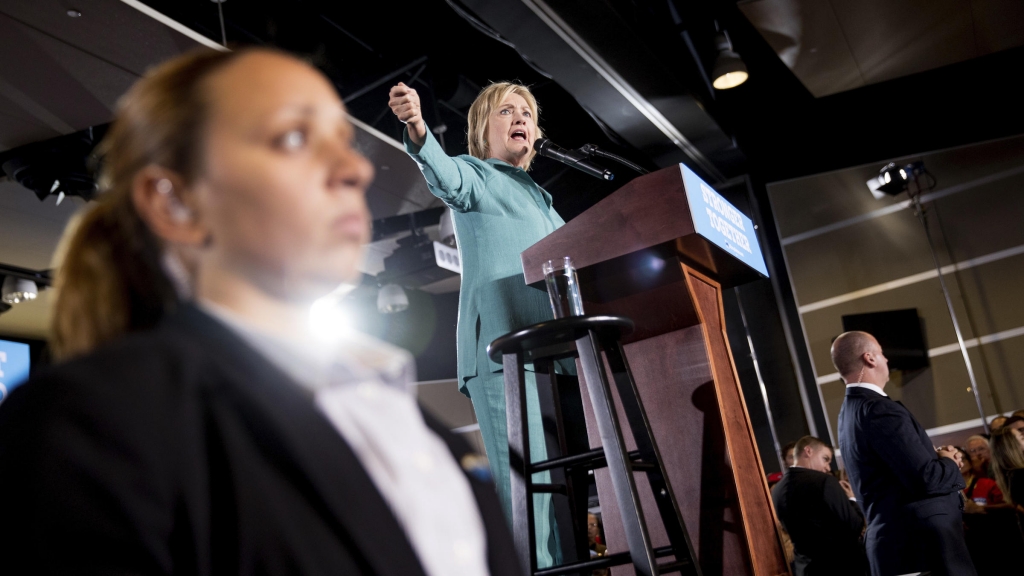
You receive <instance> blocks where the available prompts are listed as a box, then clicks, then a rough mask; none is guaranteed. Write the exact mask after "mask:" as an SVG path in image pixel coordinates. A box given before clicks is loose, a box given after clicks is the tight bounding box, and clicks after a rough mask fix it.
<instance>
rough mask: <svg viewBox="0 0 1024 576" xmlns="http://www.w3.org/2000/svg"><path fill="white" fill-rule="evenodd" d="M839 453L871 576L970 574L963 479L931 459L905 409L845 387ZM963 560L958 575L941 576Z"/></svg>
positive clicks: (946, 463)
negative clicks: (862, 527)
mask: <svg viewBox="0 0 1024 576" xmlns="http://www.w3.org/2000/svg"><path fill="white" fill-rule="evenodd" d="M839 448H840V450H841V453H842V457H843V463H844V464H845V466H846V470H847V473H848V474H849V477H850V484H851V485H852V486H853V489H854V492H855V493H856V494H857V500H858V501H859V502H860V503H861V505H862V506H863V507H864V513H865V515H866V517H867V521H868V529H867V532H866V534H865V545H866V547H867V553H868V558H869V559H870V561H871V565H872V573H873V574H892V573H903V572H907V571H918V570H925V569H932V570H934V571H935V572H936V573H950V574H973V573H974V569H973V566H972V565H971V564H970V557H969V554H968V553H967V548H966V544H964V541H963V529H962V522H963V516H962V513H961V510H962V508H963V502H962V500H961V498H960V490H962V489H963V488H964V480H963V476H961V475H960V470H959V469H958V468H957V466H956V463H955V462H953V461H952V460H950V459H948V458H940V457H939V456H938V454H936V453H935V449H934V447H933V446H932V442H931V440H930V439H929V438H928V434H926V433H925V430H924V428H923V427H922V426H921V425H920V424H919V423H918V422H917V420H916V419H915V418H914V416H913V415H912V414H911V413H910V411H909V410H907V409H906V408H905V407H904V406H903V404H902V403H900V402H897V401H894V400H892V399H891V398H888V397H886V396H882V395H880V394H877V393H875V392H873V391H871V390H868V389H865V388H848V389H847V390H846V399H845V400H844V401H843V407H842V409H840V411H839ZM937 547H938V548H941V550H939V551H937V550H936V548H937ZM937 554H942V555H943V557H942V558H936V555H937ZM962 556H963V557H966V558H963V557H962ZM962 561H966V566H967V567H965V568H964V569H963V570H953V571H951V572H946V571H945V568H944V566H945V567H950V566H951V565H953V566H955V565H957V564H958V563H960V562H962ZM879 567H880V568H879Z"/></svg>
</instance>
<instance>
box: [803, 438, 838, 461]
mask: <svg viewBox="0 0 1024 576" xmlns="http://www.w3.org/2000/svg"><path fill="white" fill-rule="evenodd" d="M808 446H810V447H811V449H813V450H817V449H818V448H819V447H825V448H828V449H829V450H831V449H832V447H831V446H829V445H828V444H826V443H825V442H824V441H823V440H822V439H821V438H815V437H814V436H804V437H803V438H801V439H799V440H797V441H796V447H795V448H794V450H795V452H794V454H795V456H796V457H797V458H799V457H800V455H801V454H803V453H804V448H807V447H808Z"/></svg>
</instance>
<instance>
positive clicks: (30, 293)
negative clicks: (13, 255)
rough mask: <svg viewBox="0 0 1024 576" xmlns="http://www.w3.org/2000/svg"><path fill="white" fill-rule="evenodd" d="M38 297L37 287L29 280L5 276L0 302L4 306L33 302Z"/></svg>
mask: <svg viewBox="0 0 1024 576" xmlns="http://www.w3.org/2000/svg"><path fill="white" fill-rule="evenodd" d="M38 295H39V287H38V286H36V283H35V282H33V281H31V280H26V279H24V278H16V277H14V276H7V277H5V278H4V283H3V295H2V298H0V300H2V301H3V302H4V303H6V304H18V303H20V302H26V301H28V300H35V299H36V296H38Z"/></svg>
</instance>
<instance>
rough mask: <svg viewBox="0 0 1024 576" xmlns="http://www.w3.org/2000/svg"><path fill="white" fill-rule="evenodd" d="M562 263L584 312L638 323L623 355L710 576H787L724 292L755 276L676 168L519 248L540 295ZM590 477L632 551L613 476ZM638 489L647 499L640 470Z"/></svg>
mask: <svg viewBox="0 0 1024 576" xmlns="http://www.w3.org/2000/svg"><path fill="white" fill-rule="evenodd" d="M564 256H571V257H572V258H573V261H574V263H575V264H576V266H577V268H578V269H579V276H580V287H581V290H582V293H583V298H584V301H585V308H586V311H587V313H588V314H590V313H611V314H618V315H623V316H628V317H630V318H632V319H633V321H634V322H635V323H636V326H637V330H636V331H635V332H634V333H633V334H632V335H631V336H630V337H629V338H628V339H627V340H626V345H625V352H626V356H627V358H628V360H629V363H630V366H631V368H632V370H633V375H634V378H635V380H636V385H637V389H638V391H639V393H640V397H641V401H642V402H643V404H644V407H645V409H646V411H647V415H648V418H649V420H650V423H651V427H652V430H653V432H654V436H655V439H656V441H657V442H658V445H659V448H660V451H661V454H662V458H663V460H664V465H665V467H666V470H667V473H668V480H669V483H670V485H671V487H672V490H673V492H674V493H675V496H676V498H677V501H678V503H679V506H680V512H681V514H682V517H683V520H684V522H685V524H686V528H687V531H688V532H689V534H690V538H691V541H692V542H693V547H694V550H696V552H697V557H698V561H699V563H700V565H701V569H702V572H703V574H704V575H705V576H719V575H725V574H728V575H734V574H750V575H756V576H776V575H780V574H789V567H788V565H787V563H786V560H785V555H784V554H783V551H782V546H781V543H780V540H779V537H778V531H777V528H776V526H777V520H776V518H775V513H774V510H773V508H772V504H771V495H770V493H769V491H768V486H767V483H766V480H765V473H764V469H763V468H762V466H761V459H760V456H759V454H758V451H757V444H756V441H755V439H754V434H753V429H752V427H751V425H750V417H749V415H748V414H747V410H746V405H745V403H744V400H743V393H742V390H741V389H740V386H739V378H738V376H737V373H736V368H735V365H734V364H733V359H732V352H731V350H730V349H729V343H728V338H727V337H726V333H725V321H724V316H723V307H722V296H721V290H722V287H723V286H731V285H736V284H740V283H743V282H746V281H749V280H753V279H756V278H758V277H759V275H758V274H757V273H756V272H755V271H753V270H752V269H750V268H749V267H747V266H746V265H745V264H743V263H741V262H739V261H738V260H736V259H735V258H733V257H732V256H731V255H729V254H728V253H726V252H725V251H724V250H721V249H720V248H718V247H717V246H715V245H713V244H711V243H710V242H708V241H706V240H705V239H704V238H703V237H701V236H699V235H698V234H696V233H695V230H694V225H693V221H692V218H691V216H690V209H689V205H688V202H687V199H686V193H685V190H684V188H683V181H682V174H681V171H680V169H679V168H678V167H670V168H665V169H663V170H659V171H658V172H655V173H653V174H649V175H647V176H643V177H641V178H637V179H635V180H633V181H632V182H630V183H629V184H627V185H626V186H624V187H622V188H621V189H619V190H618V191H617V192H615V193H614V194H612V195H611V196H609V197H607V198H605V199H604V200H602V201H601V202H599V203H598V204H596V205H595V206H593V207H592V208H590V209H589V210H587V211H586V212H584V213H583V214H581V215H580V216H578V217H576V218H574V219H573V220H572V221H570V222H569V223H567V224H566V225H565V226H563V227H562V228H560V229H558V230H556V231H555V232H554V233H552V234H551V235H549V236H548V237H546V238H544V239H543V240H541V241H540V242H538V243H537V244H535V245H533V246H531V247H530V248H528V249H527V250H526V251H524V252H523V253H522V261H523V271H524V274H525V276H526V281H527V283H528V284H531V285H534V286H536V287H538V288H540V289H543V273H542V272H541V264H542V263H543V262H544V261H547V260H556V259H561V258H562V257H564ZM581 381H582V376H581ZM583 398H584V404H585V406H584V407H585V412H586V415H587V429H588V430H587V431H588V436H589V438H590V443H591V446H592V447H594V448H596V447H598V446H599V444H600V440H599V438H598V436H597V431H596V429H595V425H594V421H593V412H592V410H591V408H590V406H589V402H588V400H587V395H586V394H583ZM616 401H618V400H617V398H616ZM620 417H621V421H625V418H624V417H623V416H622V415H620ZM624 434H625V435H626V437H627V438H626V441H627V444H630V449H633V448H634V447H633V446H632V438H630V437H629V434H628V431H626V430H624ZM595 476H596V481H597V488H598V496H599V498H600V500H601V509H602V517H603V519H604V529H605V535H606V537H607V540H608V542H607V545H608V549H609V552H619V551H625V550H626V544H625V535H624V533H623V531H622V526H621V521H620V520H619V513H618V509H617V507H616V505H615V500H614V497H613V496H612V494H613V492H612V489H611V483H610V479H609V478H608V476H607V471H605V470H599V471H597V472H596V474H595ZM637 482H638V488H640V493H641V494H642V495H648V494H650V490H647V489H645V488H646V486H645V484H646V478H644V475H643V474H638V475H637ZM641 500H642V501H643V502H642V503H643V508H644V513H645V514H644V515H645V517H646V518H647V519H648V522H649V525H650V529H651V536H652V540H653V542H652V543H653V544H654V545H655V546H662V545H666V544H667V543H668V539H667V537H666V536H665V533H664V529H663V527H662V526H661V525H660V522H659V520H658V518H659V516H658V514H657V507H656V504H655V502H654V500H653V497H651V496H646V497H642V498H641ZM630 573H632V571H631V569H630V568H628V567H620V568H614V569H613V574H614V575H615V576H619V575H620V574H630Z"/></svg>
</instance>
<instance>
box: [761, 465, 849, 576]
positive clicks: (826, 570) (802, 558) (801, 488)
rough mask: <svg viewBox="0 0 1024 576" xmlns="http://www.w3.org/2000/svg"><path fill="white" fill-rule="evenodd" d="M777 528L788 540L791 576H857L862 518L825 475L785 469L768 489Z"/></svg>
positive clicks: (844, 493) (813, 471)
mask: <svg viewBox="0 0 1024 576" xmlns="http://www.w3.org/2000/svg"><path fill="white" fill-rule="evenodd" d="M772 501H773V502H774V503H775V511H776V513H777V514H778V515H779V520H780V521H781V522H782V526H783V527H784V528H785V529H786V532H788V533H789V537H790V538H791V539H792V540H793V552H794V553H795V555H796V561H795V564H796V575H797V576H814V575H818V574H834V575H836V576H839V575H849V576H854V575H857V576H863V575H864V574H865V573H866V572H867V558H866V557H865V556H864V546H863V545H862V544H861V539H860V536H861V532H863V531H864V514H862V513H861V511H860V507H858V506H857V503H856V502H851V501H850V499H849V498H847V496H846V492H844V491H843V488H842V487H841V486H840V485H839V481H838V480H836V477H835V476H833V475H831V474H825V473H824V472H818V471H817V470H809V469H807V468H790V469H789V470H787V471H786V475H785V476H783V477H782V480H781V481H780V482H779V483H778V484H776V485H775V487H774V488H772Z"/></svg>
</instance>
